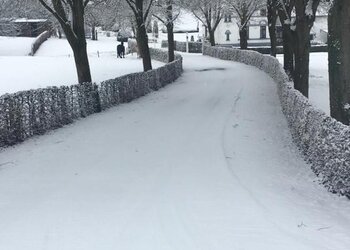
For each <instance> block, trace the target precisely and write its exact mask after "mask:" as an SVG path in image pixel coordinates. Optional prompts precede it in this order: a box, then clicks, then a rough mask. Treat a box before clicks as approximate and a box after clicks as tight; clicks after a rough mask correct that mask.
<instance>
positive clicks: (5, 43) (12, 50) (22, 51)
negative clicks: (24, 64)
mask: <svg viewBox="0 0 350 250" xmlns="http://www.w3.org/2000/svg"><path fill="white" fill-rule="evenodd" d="M34 41H35V38H30V37H6V36H0V57H2V56H27V55H28V54H29V53H30V50H31V48H32V44H33V42H34ZM1 66H2V65H1ZM0 70H1V71H2V70H3V69H1V68H0Z"/></svg>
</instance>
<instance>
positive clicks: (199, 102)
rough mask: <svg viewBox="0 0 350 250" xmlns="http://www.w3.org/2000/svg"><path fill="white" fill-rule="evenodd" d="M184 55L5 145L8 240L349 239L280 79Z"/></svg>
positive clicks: (136, 249) (348, 224)
mask: <svg viewBox="0 0 350 250" xmlns="http://www.w3.org/2000/svg"><path fill="white" fill-rule="evenodd" d="M184 62H185V72H184V75H183V77H181V78H180V79H179V80H178V81H177V82H176V83H174V84H172V85H170V86H168V87H166V88H164V89H162V90H160V91H158V92H154V93H151V94H150V95H148V96H146V97H144V98H141V99H139V100H136V101H134V102H132V103H129V104H125V105H121V106H118V107H116V108H112V109H110V110H109V111H107V112H105V113H102V114H97V115H94V116H91V117H88V118H87V119H84V120H81V121H78V122H76V123H75V124H73V125H70V126H67V127H65V128H63V129H60V130H57V131H54V132H52V133H49V134H47V135H45V136H41V137H38V138H34V139H31V140H29V141H27V142H25V143H23V144H21V145H18V146H16V147H14V148H8V149H6V150H3V151H2V152H0V249H4V250H175V249H176V250H177V249H178V250H236V249H237V250H289V249H290V250H326V249H327V250H349V246H350V202H349V200H347V199H345V198H340V197H337V196H335V195H332V194H330V193H328V192H327V191H326V190H325V189H324V188H323V187H322V186H320V185H318V184H317V180H316V178H315V177H314V175H313V173H312V172H311V170H310V166H308V165H307V164H306V163H305V162H304V161H303V160H302V157H301V155H300V153H299V152H298V150H297V149H296V147H295V146H294V144H293V143H292V139H291V136H290V134H289V130H288V127H287V124H286V120H285V118H284V116H283V114H282V112H281V108H280V105H279V101H278V97H277V93H276V86H275V83H273V82H272V80H271V79H270V78H269V77H268V76H267V75H266V74H264V73H262V72H260V71H258V70H256V69H254V68H252V67H249V66H245V65H241V64H238V63H234V62H225V61H220V60H217V59H213V58H209V57H203V56H195V55H191V56H189V55H185V56H184Z"/></svg>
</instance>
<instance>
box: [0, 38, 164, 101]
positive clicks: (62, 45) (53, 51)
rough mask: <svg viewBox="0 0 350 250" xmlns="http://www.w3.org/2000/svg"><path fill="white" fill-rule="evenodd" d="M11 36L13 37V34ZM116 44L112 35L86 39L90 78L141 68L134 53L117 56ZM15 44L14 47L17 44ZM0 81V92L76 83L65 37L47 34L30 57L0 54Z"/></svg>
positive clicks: (71, 56)
mask: <svg viewBox="0 0 350 250" xmlns="http://www.w3.org/2000/svg"><path fill="white" fill-rule="evenodd" d="M14 40H15V41H17V38H16V39H14ZM20 40H21V39H20ZM0 43H1V40H0ZM118 44H119V42H117V41H116V38H114V37H102V36H101V37H100V39H99V40H98V41H91V40H88V54H89V62H90V69H91V75H92V79H93V81H95V82H101V81H104V80H108V79H112V78H116V77H118V76H122V75H125V74H129V73H135V72H140V71H142V70H143V66H142V60H141V59H137V57H136V54H134V55H127V56H126V58H125V59H118V58H117V55H116V52H115V51H116V46H117V45H118ZM0 48H1V47H0ZM15 48H16V49H17V51H18V50H19V48H20V46H15ZM97 52H98V53H97ZM98 54H99V56H98ZM152 64H153V67H154V68H158V67H160V66H162V65H164V63H161V62H158V61H153V62H152ZM0 83H1V84H0V95H2V94H5V93H14V92H17V91H22V90H29V89H37V88H45V87H48V86H61V85H72V84H77V83H78V79H77V74H76V69H75V64H74V58H73V53H72V49H71V48H70V47H69V44H68V42H67V40H65V39H56V38H51V39H49V40H48V41H47V42H45V43H44V44H43V45H42V47H41V48H40V49H39V50H38V52H37V54H36V55H35V56H34V57H30V56H16V57H14V56H1V54H0Z"/></svg>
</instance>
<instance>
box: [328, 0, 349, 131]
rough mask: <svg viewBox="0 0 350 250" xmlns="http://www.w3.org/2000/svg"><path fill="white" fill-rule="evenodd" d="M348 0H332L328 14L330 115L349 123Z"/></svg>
mask: <svg viewBox="0 0 350 250" xmlns="http://www.w3.org/2000/svg"><path fill="white" fill-rule="evenodd" d="M349 30H350V2H349V0H337V1H334V3H333V6H332V8H331V10H330V12H329V15H328V31H329V36H328V49H329V54H328V55H329V59H328V60H329V87H330V104H331V116H332V117H333V118H335V119H337V120H338V121H340V122H342V123H344V124H346V125H350V107H349V104H350V70H349V69H350V32H349Z"/></svg>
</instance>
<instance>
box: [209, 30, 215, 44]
mask: <svg viewBox="0 0 350 250" xmlns="http://www.w3.org/2000/svg"><path fill="white" fill-rule="evenodd" d="M209 42H210V45H211V46H215V31H213V30H211V29H210V30H209Z"/></svg>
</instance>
